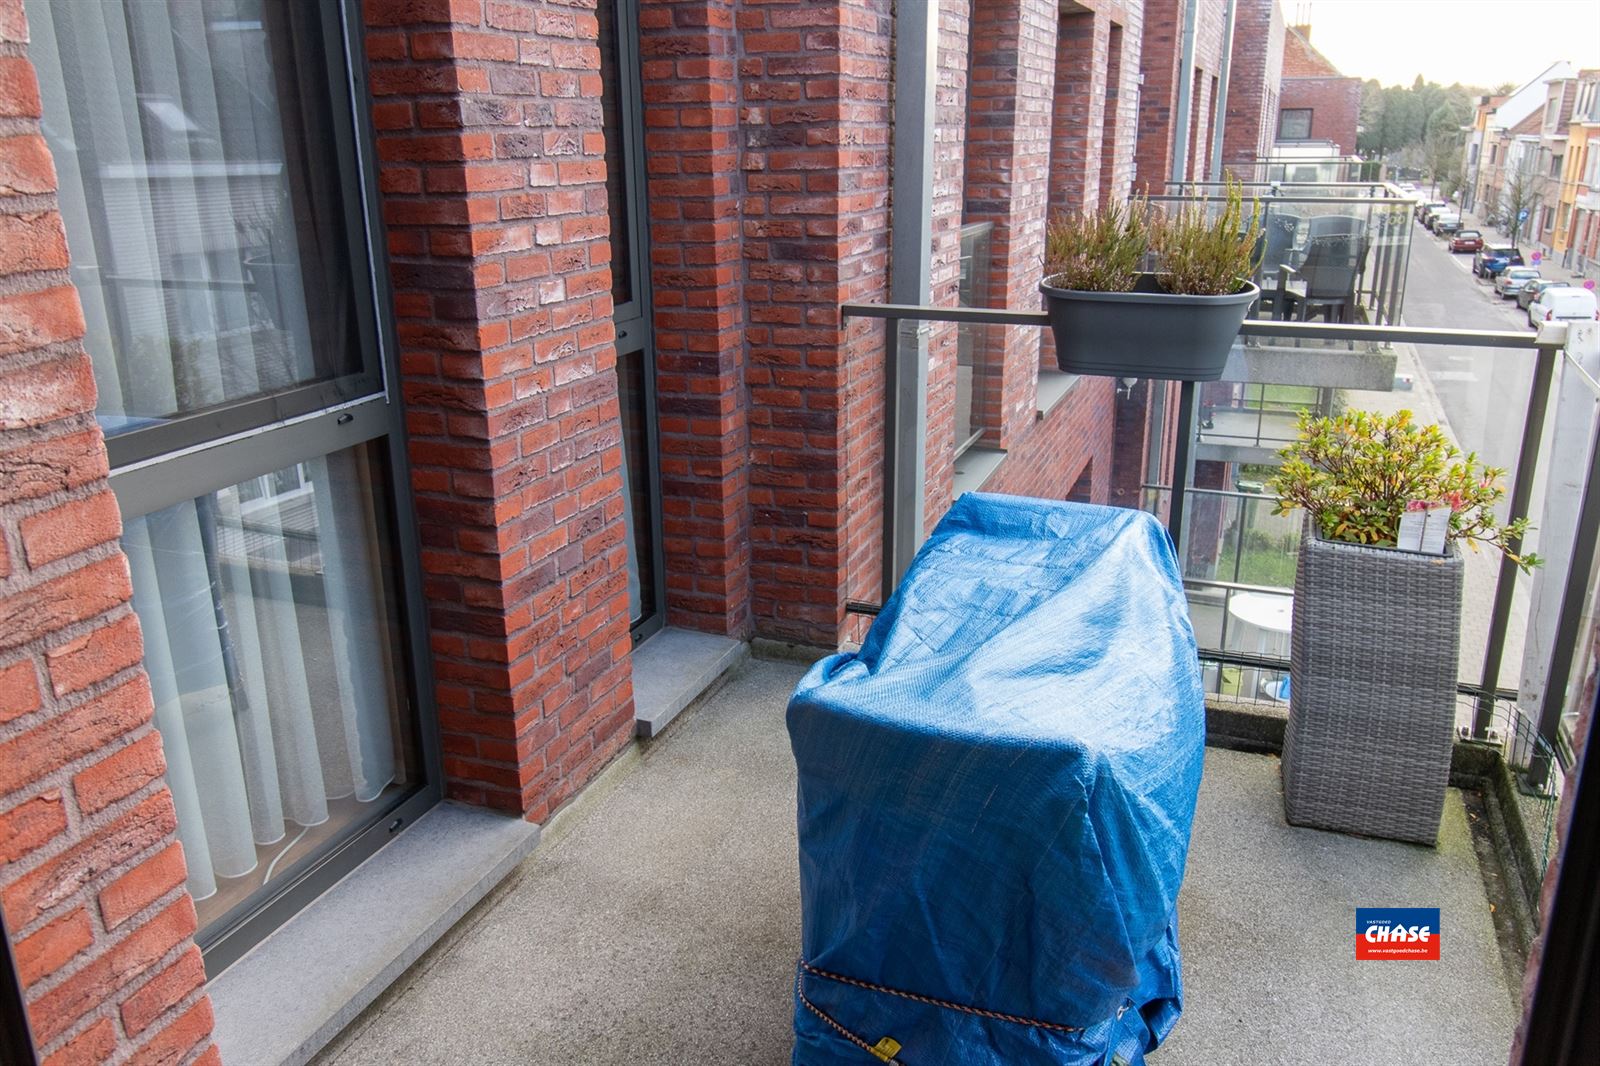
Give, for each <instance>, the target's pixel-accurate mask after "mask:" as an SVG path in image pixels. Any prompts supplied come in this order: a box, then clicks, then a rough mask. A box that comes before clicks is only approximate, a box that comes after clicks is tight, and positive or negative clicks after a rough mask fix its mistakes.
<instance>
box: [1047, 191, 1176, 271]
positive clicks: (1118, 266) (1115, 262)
mask: <svg viewBox="0 0 1600 1066" xmlns="http://www.w3.org/2000/svg"><path fill="white" fill-rule="evenodd" d="M1146 214H1147V205H1146V203H1145V201H1144V200H1142V199H1136V200H1134V201H1132V202H1131V203H1120V202H1117V201H1115V200H1112V201H1109V202H1107V203H1105V204H1102V205H1101V206H1100V208H1099V210H1096V211H1080V212H1078V213H1077V214H1071V215H1058V216H1057V217H1056V218H1055V219H1054V220H1053V221H1051V223H1050V224H1049V226H1047V227H1046V229H1045V236H1044V272H1045V280H1046V282H1047V283H1048V284H1050V285H1053V286H1055V287H1056V288H1058V289H1077V290H1080V291H1083V292H1127V291H1129V290H1130V289H1132V288H1133V286H1134V283H1135V282H1137V281H1138V280H1139V265H1140V261H1141V260H1142V259H1143V258H1144V254H1145V252H1146V251H1148V250H1149V248H1150V235H1149V227H1148V225H1147V223H1146V221H1145V216H1146Z"/></svg>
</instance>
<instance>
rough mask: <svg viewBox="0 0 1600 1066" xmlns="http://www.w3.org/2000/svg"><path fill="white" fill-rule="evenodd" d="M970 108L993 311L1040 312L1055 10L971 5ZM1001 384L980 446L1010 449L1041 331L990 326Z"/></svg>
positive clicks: (970, 182)
mask: <svg viewBox="0 0 1600 1066" xmlns="http://www.w3.org/2000/svg"><path fill="white" fill-rule="evenodd" d="M972 20H973V24H974V25H975V26H979V27H981V28H982V29H981V31H980V32H978V33H977V34H976V35H975V36H974V37H973V39H972V70H971V74H970V79H971V91H970V93H969V96H968V103H967V142H968V146H969V150H968V152H967V166H966V186H967V199H966V218H967V221H968V222H981V221H988V222H993V223H994V244H993V249H992V251H993V254H992V258H991V260H990V265H989V306H991V307H1009V308H1013V309H1018V310H1021V309H1027V308H1037V307H1038V306H1039V291H1038V284H1039V268H1040V264H1041V262H1042V260H1043V256H1044V229H1045V214H1046V209H1047V204H1046V200H1047V197H1048V185H1049V169H1050V139H1051V121H1050V114H1051V108H1052V105H1053V102H1054V101H1053V96H1052V91H1051V83H1052V81H1053V79H1054V74H1055V65H1056V54H1055V49H1056V31H1057V26H1058V22H1059V5H1057V4H1056V3H1054V2H1051V0H975V2H974V4H973V12H972ZM991 335H992V336H993V337H994V338H995V343H993V344H991V346H990V348H989V355H990V358H991V359H994V360H997V361H998V363H999V372H998V375H994V374H991V375H990V380H994V379H995V378H996V377H997V378H998V382H997V387H995V388H990V389H986V390H985V394H984V396H983V397H982V400H983V405H982V406H983V417H984V424H985V426H986V428H987V429H988V430H989V432H987V433H986V434H985V443H989V444H994V445H997V446H999V447H1001V448H1006V447H1010V445H1011V443H1012V440H1013V438H1015V437H1017V436H1018V435H1019V434H1021V433H1023V432H1025V431H1026V430H1027V428H1028V427H1029V425H1030V424H1031V423H1032V422H1033V421H1034V420H1035V417H1036V413H1037V412H1036V408H1035V407H1034V402H1035V396H1036V385H1037V382H1038V371H1039V359H1040V347H1039V336H1040V331H1039V330H1038V329H1035V328H1032V327H1016V326H1012V327H1004V328H1000V327H995V328H992V329H991Z"/></svg>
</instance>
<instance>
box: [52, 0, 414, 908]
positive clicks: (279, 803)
mask: <svg viewBox="0 0 1600 1066" xmlns="http://www.w3.org/2000/svg"><path fill="white" fill-rule="evenodd" d="M318 10H319V8H318V5H317V4H308V3H301V2H294V3H289V2H279V0H268V2H262V0H171V2H161V0H28V3H27V12H28V17H29V22H30V25H31V27H32V32H33V40H32V42H31V44H30V47H29V54H30V56H31V57H32V58H33V59H34V62H35V64H36V65H37V67H38V70H39V78H40V87H41V95H42V98H43V102H44V128H45V132H46V136H47V138H48V140H49V142H50V146H51V148H52V150H53V151H54V154H55V160H56V167H57V169H58V171H59V174H60V188H61V192H60V200H61V211H62V215H63V217H64V219H65V221H66V229H67V237H68V242H69V245H70V248H71V253H72V261H73V268H72V269H73V279H74V281H75V282H76V283H77V285H78V288H79V291H80V293H81V294H82V298H83V305H84V314H85V318H86V320H87V324H88V332H87V335H86V337H85V339H84V344H85V347H86V348H87V349H88V351H89V352H90V354H91V356H92V358H93V361H94V369H95V379H96V382H97V384H98V386H99V397H100V399H99V410H98V416H99V418H100V420H101V423H102V425H103V426H104V427H105V430H106V432H107V434H117V433H124V432H136V431H138V430H139V429H141V428H142V427H144V426H146V425H148V424H150V423H152V422H156V421H164V420H168V419H171V418H173V417H178V416H184V415H190V414H194V413H195V412H199V411H204V410H206V409H209V408H215V407H218V406H219V405H224V404H230V403H234V402H237V401H241V400H247V399H251V398H254V397H259V396H265V395H270V394H272V393H276V392H280V391H282V390H284V389H288V388H291V387H294V386H297V385H301V384H305V383H307V382H314V381H324V380H332V379H337V378H339V377H341V376H342V375H348V374H351V373H353V372H354V371H356V370H358V369H359V368H360V366H361V364H362V358H361V346H360V344H359V341H358V340H357V338H356V335H355V332H354V327H353V325H352V323H353V321H354V313H353V311H352V308H353V306H354V305H353V299H354V297H353V289H352V281H351V277H350V274H351V271H350V266H349V263H350V257H349V255H348V248H347V246H346V245H345V243H344V241H345V235H346V234H347V233H348V232H349V226H348V225H347V222H346V220H345V219H344V217H343V215H342V210H343V208H342V199H341V193H340V189H341V186H340V184H339V180H340V179H339V175H340V161H339V156H338V151H337V148H338V144H337V141H336V137H335V135H334V133H333V127H332V125H331V123H330V121H329V117H330V115H331V114H332V110H331V109H332V108H333V107H334V106H336V104H335V103H334V102H333V101H332V100H331V99H330V97H329V79H328V67H327V64H326V61H325V58H324V51H323V48H324V44H323V41H322V37H321V30H320V22H319V21H318V18H319V16H318ZM218 424H219V425H221V424H222V423H218ZM219 432H220V430H219ZM381 455H382V449H381V447H378V446H375V445H364V446H362V447H359V448H354V449H348V450H345V451H341V452H336V453H334V454H332V455H327V456H321V457H313V458H310V459H307V460H306V461H304V462H299V463H296V464H294V465H293V466H292V467H289V468H287V469H283V470H276V471H270V472H263V474H262V476H260V477H254V478H250V479H247V480H245V481H243V482H241V483H239V484H236V485H232V486H227V487H224V488H222V489H220V490H217V491H211V492H205V493H203V494H200V495H198V496H196V497H194V498H193V499H189V500H185V501H183V502H181V503H178V504H175V505H173V506H169V507H165V508H163V509H160V510H156V511H153V512H152V513H149V514H146V515H143V516H142V517H128V518H127V519H126V520H125V534H124V539H123V547H124V550H125V551H126V552H127V556H128V560H129V565H130V567H131V568H132V572H133V584H134V608H135V610H136V611H137V612H138V615H139V618H140V622H141V625H142V627H143V630H144V639H145V665H146V668H147V670H148V671H149V674H150V681H151V687H152V689H153V691H154V693H155V703H156V722H157V726H158V728H159V729H160V731H161V735H162V740H163V745H164V747H165V751H166V758H167V772H168V782H169V784H170V786H171V789H172V793H173V797H174V800H175V801H176V804H177V807H178V832H179V835H180V837H181V838H182V841H183V844H184V851H185V854H186V856H187V859H188V863H189V888H190V891H191V892H192V893H193V894H194V896H195V897H196V898H197V899H199V900H201V901H202V902H201V907H200V911H201V919H202V922H203V923H210V922H214V921H216V920H217V919H219V918H221V917H222V916H223V915H224V914H225V913H228V912H229V911H230V909H232V908H234V907H236V906H238V905H240V904H242V903H245V902H246V901H247V900H249V899H251V898H252V894H253V893H255V892H256V891H257V890H258V889H260V888H261V886H262V885H264V884H265V883H266V882H267V881H268V880H269V879H270V878H271V877H273V876H275V875H276V874H278V873H281V872H283V871H285V870H287V869H289V868H290V867H291V866H293V865H294V864H295V863H297V862H299V861H302V860H304V859H307V858H312V857H314V856H315V854H316V852H315V851H314V849H312V848H311V847H309V845H310V844H311V843H315V844H316V845H318V846H326V847H332V846H333V845H334V844H335V843H336V842H337V840H338V839H340V834H341V833H342V832H344V831H345V830H346V829H348V828H349V827H352V826H356V825H358V824H364V823H363V818H364V817H371V816H375V813H374V812H376V811H377V810H378V809H380V808H381V805H379V806H377V807H373V806H369V805H372V804H373V803H374V801H376V800H378V799H379V798H380V797H383V796H386V795H390V794H392V793H394V792H395V791H397V790H399V788H400V787H401V786H402V785H404V784H406V783H409V782H411V781H414V780H415V766H416V757H415V749H414V746H413V737H414V733H413V732H412V724H411V723H412V719H411V717H410V715H409V713H407V712H406V702H407V701H406V692H405V689H404V686H403V685H401V684H400V683H399V682H398V681H397V678H398V677H399V676H400V675H399V672H398V669H399V663H400V656H399V652H398V648H399V646H400V644H399V627H398V623H397V622H396V619H397V617H398V611H397V606H396V601H395V597H394V595H393V592H392V584H391V583H390V582H389V581H388V580H387V578H386V575H387V572H388V571H387V567H386V565H385V560H386V559H387V558H388V553H389V539H388V538H389V536H390V534H389V530H390V529H391V525H390V523H389V521H388V520H387V518H386V517H385V516H384V515H383V514H381V513H380V509H381V506H382V503H381V501H382V500H383V499H384V495H383V490H382V486H383V485H384V484H385V481H386V477H387V473H386V471H385V470H384V469H383V468H382V467H381ZM198 487H200V486H197V488H198ZM131 510H132V511H133V512H135V513H136V512H137V508H132V509H131ZM302 840H304V841H306V842H307V844H308V846H307V847H302V848H299V849H298V850H297V849H296V847H295V845H296V844H298V843H300V842H301V841H302ZM255 898H259V897H255ZM208 900H209V901H211V902H210V903H207V902H206V901H208Z"/></svg>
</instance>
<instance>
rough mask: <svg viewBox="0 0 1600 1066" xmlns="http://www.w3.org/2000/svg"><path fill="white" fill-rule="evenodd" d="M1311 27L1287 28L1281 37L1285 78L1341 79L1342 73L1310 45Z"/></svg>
mask: <svg viewBox="0 0 1600 1066" xmlns="http://www.w3.org/2000/svg"><path fill="white" fill-rule="evenodd" d="M1310 31H1311V27H1309V26H1289V27H1287V28H1286V29H1285V31H1284V35H1283V76H1284V77H1285V78H1342V77H1344V73H1343V72H1342V71H1340V70H1339V68H1338V67H1336V66H1334V65H1333V63H1332V62H1331V61H1330V60H1329V59H1328V57H1327V56H1325V55H1323V54H1322V53H1321V52H1319V51H1317V50H1316V49H1315V48H1314V47H1312V45H1311V37H1310Z"/></svg>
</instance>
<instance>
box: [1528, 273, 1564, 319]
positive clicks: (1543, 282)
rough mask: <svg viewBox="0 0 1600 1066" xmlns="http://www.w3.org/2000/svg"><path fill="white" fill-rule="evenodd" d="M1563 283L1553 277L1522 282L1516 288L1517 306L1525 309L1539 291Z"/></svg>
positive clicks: (1536, 297)
mask: <svg viewBox="0 0 1600 1066" xmlns="http://www.w3.org/2000/svg"><path fill="white" fill-rule="evenodd" d="M1565 284H1566V282H1564V281H1557V280H1556V279H1555V278H1534V279H1533V280H1532V281H1528V282H1524V283H1523V285H1522V287H1521V288H1520V289H1518V290H1517V306H1518V307H1520V308H1522V309H1523V310H1524V311H1526V310H1527V309H1528V305H1529V304H1531V303H1533V301H1535V300H1537V299H1538V298H1539V294H1540V293H1541V292H1544V290H1546V289H1553V288H1556V287H1557V286H1559V285H1565Z"/></svg>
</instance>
